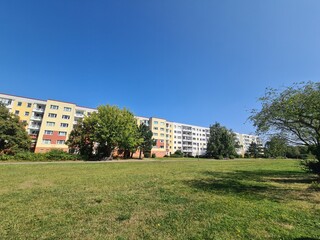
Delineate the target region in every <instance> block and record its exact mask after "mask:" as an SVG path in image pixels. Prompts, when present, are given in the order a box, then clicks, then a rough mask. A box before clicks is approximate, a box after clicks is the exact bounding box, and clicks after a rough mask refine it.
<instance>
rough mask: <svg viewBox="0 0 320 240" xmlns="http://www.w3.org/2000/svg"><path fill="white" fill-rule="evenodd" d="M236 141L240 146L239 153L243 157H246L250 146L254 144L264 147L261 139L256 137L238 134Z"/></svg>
mask: <svg viewBox="0 0 320 240" xmlns="http://www.w3.org/2000/svg"><path fill="white" fill-rule="evenodd" d="M236 139H237V141H238V142H239V145H240V148H239V149H238V152H237V153H238V154H239V155H242V156H244V154H245V153H246V151H248V149H249V146H250V144H251V143H252V142H254V143H256V144H258V145H261V146H262V141H261V139H260V138H259V137H258V136H256V135H249V134H241V133H236Z"/></svg>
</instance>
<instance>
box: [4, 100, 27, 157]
mask: <svg viewBox="0 0 320 240" xmlns="http://www.w3.org/2000/svg"><path fill="white" fill-rule="evenodd" d="M25 126H26V125H25V123H23V122H21V121H20V120H19V117H18V116H16V115H14V114H11V113H9V110H8V109H7V108H6V107H5V106H4V105H3V104H1V103H0V154H3V153H4V154H15V153H17V152H19V151H24V150H28V149H29V148H30V146H31V140H30V138H29V136H28V134H27V132H26V129H25Z"/></svg>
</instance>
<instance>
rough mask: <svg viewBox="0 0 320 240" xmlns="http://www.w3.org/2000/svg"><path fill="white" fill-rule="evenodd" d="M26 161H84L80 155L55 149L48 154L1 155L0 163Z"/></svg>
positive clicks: (22, 153)
mask: <svg viewBox="0 0 320 240" xmlns="http://www.w3.org/2000/svg"><path fill="white" fill-rule="evenodd" d="M6 160H24V161H66V160H72V161H74V160H82V158H81V156H80V155H75V154H70V153H67V152H64V151H62V150H59V149H53V150H51V151H49V152H46V153H33V152H19V153H17V154H15V155H6V154H0V161H6Z"/></svg>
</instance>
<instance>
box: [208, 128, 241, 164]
mask: <svg viewBox="0 0 320 240" xmlns="http://www.w3.org/2000/svg"><path fill="white" fill-rule="evenodd" d="M237 147H239V146H238V143H237V141H236V139H235V134H234V133H233V132H232V130H228V129H227V128H226V127H224V126H221V125H220V124H219V123H215V124H214V125H212V126H210V136H209V140H208V144H207V156H208V157H213V158H230V157H234V156H236V154H237V153H236V148H237Z"/></svg>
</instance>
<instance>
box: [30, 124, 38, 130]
mask: <svg viewBox="0 0 320 240" xmlns="http://www.w3.org/2000/svg"><path fill="white" fill-rule="evenodd" d="M29 128H31V129H40V125H30V126H29Z"/></svg>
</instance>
